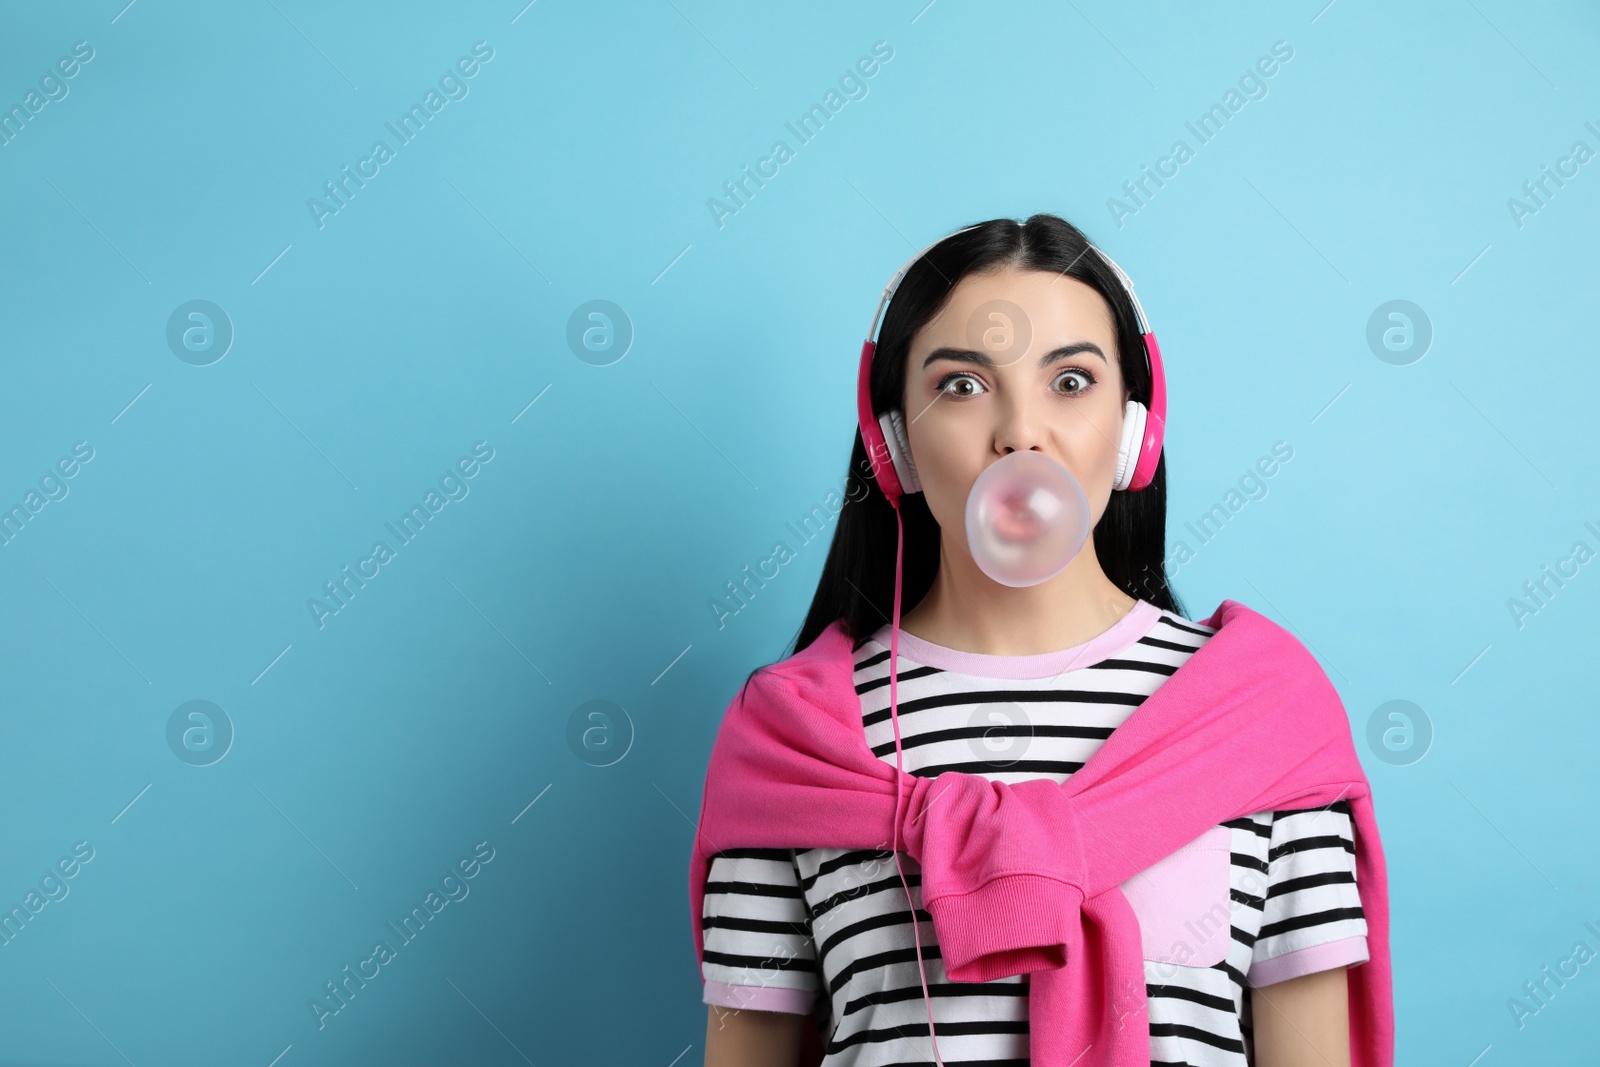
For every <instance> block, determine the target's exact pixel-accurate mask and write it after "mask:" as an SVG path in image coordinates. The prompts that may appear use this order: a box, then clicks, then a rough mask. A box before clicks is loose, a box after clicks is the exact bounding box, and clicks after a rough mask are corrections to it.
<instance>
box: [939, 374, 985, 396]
mask: <svg viewBox="0 0 1600 1067" xmlns="http://www.w3.org/2000/svg"><path fill="white" fill-rule="evenodd" d="M959 382H966V383H967V384H968V385H970V386H971V388H969V389H951V388H949V387H950V386H951V385H954V384H956V383H959ZM937 388H938V391H939V392H941V393H948V394H949V395H950V396H954V397H968V396H977V395H978V394H979V393H981V392H983V383H982V382H980V381H978V379H976V378H974V377H973V376H972V375H970V374H964V373H961V372H959V371H958V372H957V373H955V374H947V375H945V376H944V377H943V378H940V379H939V385H938V387H937Z"/></svg>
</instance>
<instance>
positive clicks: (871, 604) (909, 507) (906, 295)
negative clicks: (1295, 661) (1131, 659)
mask: <svg viewBox="0 0 1600 1067" xmlns="http://www.w3.org/2000/svg"><path fill="white" fill-rule="evenodd" d="M1005 266H1009V267H1013V268H1015V269H1018V270H1043V271H1054V272H1057V273H1061V274H1065V275H1066V276H1067V277H1069V278H1076V279H1077V280H1078V281H1081V282H1083V283H1084V284H1086V285H1088V286H1090V287H1092V288H1093V289H1094V290H1095V291H1096V292H1098V293H1099V294H1100V295H1101V296H1102V297H1104V298H1105V300H1106V303H1107V304H1109V305H1110V307H1111V311H1112V315H1113V317H1114V319H1115V324H1116V342H1117V360H1118V364H1119V365H1120V366H1121V368H1122V380H1123V382H1124V384H1125V385H1127V386H1128V388H1129V389H1130V390H1131V392H1130V394H1129V395H1130V396H1131V398H1132V399H1134V400H1137V401H1139V402H1140V403H1142V404H1144V405H1145V406H1147V407H1148V406H1149V404H1150V371H1149V368H1148V367H1146V365H1145V358H1144V342H1143V339H1142V338H1141V336H1140V334H1139V325H1138V318H1137V317H1136V316H1135V314H1134V310H1133V301H1132V300H1130V299H1129V298H1128V295H1127V292H1126V291H1125V290H1124V289H1123V287H1122V283H1121V282H1120V281H1119V280H1118V279H1117V276H1116V274H1115V273H1114V272H1113V271H1112V270H1111V268H1110V267H1109V266H1107V265H1106V263H1105V261H1104V260H1102V259H1101V258H1100V256H1099V255H1097V254H1096V253H1095V252H1094V251H1092V250H1091V249H1090V247H1089V239H1088V238H1087V237H1085V236H1084V234H1083V232H1082V231H1080V230H1079V229H1078V228H1077V227H1076V226H1074V225H1072V224H1071V223H1070V222H1067V221H1066V220H1065V219H1062V218H1059V217H1057V216H1055V215H1046V214H1039V215H1034V216H1032V217H1030V218H1029V219H1028V220H1027V221H1026V222H1023V223H1018V222H1016V221H1015V220H1013V219H991V220H990V221H988V222H985V223H982V224H981V225H978V226H977V227H975V228H972V229H968V230H965V231H963V232H959V233H955V234H952V235H951V236H949V237H946V238H945V239H944V240H943V241H940V242H939V243H938V244H936V245H934V246H933V247H932V248H930V249H929V250H928V251H927V253H926V254H925V255H924V256H923V257H922V258H921V259H919V260H917V262H916V263H915V264H913V265H912V267H911V269H910V270H908V271H907V272H906V276H905V278H904V280H903V281H902V282H901V283H900V287H899V288H898V289H896V290H895V294H894V297H893V299H891V300H890V301H889V306H888V308H887V309H886V310H885V312H884V318H883V327H882V329H881V330H880V331H879V335H878V346H877V351H876V352H875V353H874V355H873V358H872V370H871V378H870V386H869V388H870V390H871V394H872V410H873V412H874V413H875V414H876V413H881V412H884V411H887V410H889V409H890V408H895V407H899V406H900V404H901V402H902V398H903V396H904V393H905V380H906V375H905V367H906V353H907V350H908V349H909V347H910V345H911V338H912V336H913V335H914V334H915V333H916V332H917V330H919V329H921V328H922V327H923V326H924V325H925V324H926V323H927V322H928V321H929V320H931V319H932V318H933V317H934V316H935V315H936V314H938V312H939V310H940V309H941V308H942V307H943V306H944V304H945V301H947V300H948V299H949V297H950V293H951V291H952V290H953V289H954V288H955V287H956V285H957V283H959V282H960V281H961V279H962V278H964V277H966V276H967V275H968V274H972V273H975V272H980V271H984V270H990V269H998V268H1001V267H1005ZM871 469H872V468H871V466H870V465H869V464H868V462H867V452H866V447H865V446H864V445H863V444H862V442H861V430H860V427H857V428H856V433H855V444H854V446H853V447H852V448H851V450H850V471H849V478H850V479H852V480H862V481H865V482H866V483H868V484H869V486H870V488H869V489H868V490H867V491H866V492H865V493H861V492H859V491H854V489H855V487H852V490H853V491H852V492H851V493H850V494H849V500H847V502H846V504H845V506H844V508H843V510H841V511H840V513H839V520H838V524H837V525H836V526H835V527H834V531H833V543H832V545H831V546H830V547H829V549H828V559H827V562H825V563H824V564H823V566H822V577H821V578H820V579H819V580H818V582H817V592H816V595H815V596H814V597H813V598H812V600H811V609H810V610H809V611H808V612H807V613H806V618H805V622H804V623H803V624H802V625H801V627H800V632H799V633H798V634H797V635H796V637H795V641H794V648H795V650H796V651H798V650H800V649H803V648H805V647H807V646H808V645H810V644H811V642H812V641H815V640H816V639H817V637H818V635H819V634H821V633H822V631H823V630H825V629H827V628H828V626H829V625H830V624H831V623H833V622H834V621H835V620H836V619H843V620H844V626H845V630H846V632H847V633H848V634H849V635H850V637H851V638H852V640H854V641H857V642H859V641H860V640H862V639H863V638H865V637H867V636H869V635H871V634H872V633H873V632H874V631H876V630H877V629H878V628H879V627H880V626H882V625H884V624H886V623H888V622H889V621H890V612H891V611H892V610H893V607H894V568H895V559H894V557H895V540H896V537H897V533H896V529H895V516H894V508H893V507H892V506H891V505H890V503H889V499H888V497H886V496H884V495H883V491H882V490H881V489H879V488H878V485H877V483H876V481H874V480H873V478H872V475H871ZM900 512H901V515H902V517H903V518H904V520H905V530H906V532H905V538H906V541H905V572H904V578H903V581H904V585H903V587H902V590H901V597H902V599H901V610H902V613H904V612H909V611H910V610H911V609H912V608H913V607H915V606H916V604H917V602H918V601H920V600H921V599H922V598H923V596H925V595H926V594H927V592H928V589H929V588H930V587H931V586H932V585H933V579H934V576H935V574H936V573H937V572H938V568H939V524H938V523H937V522H935V521H934V518H933V513H932V512H930V511H929V510H928V504H927V501H926V500H925V499H924V498H923V496H922V494H921V493H914V494H912V495H910V496H905V497H902V498H901V500H900ZM1166 519H1167V461H1166V455H1165V449H1163V454H1162V458H1161V460H1160V462H1159V463H1158V464H1157V466H1156V472H1155V478H1154V480H1152V481H1151V483H1150V484H1149V485H1148V486H1146V487H1145V488H1144V489H1141V490H1140V491H1138V492H1136V493H1130V492H1117V491H1113V492H1112V494H1111V499H1110V502H1109V503H1108V504H1107V505H1106V510H1105V514H1104V515H1102V516H1101V518H1100V521H1099V523H1097V524H1096V525H1095V528H1094V548H1095V553H1096V555H1098V557H1099V559H1100V565H1101V567H1102V569H1103V570H1104V571H1105V574H1106V577H1107V578H1109V579H1110V580H1111V581H1112V582H1113V583H1114V584H1115V585H1116V586H1117V588H1119V589H1121V590H1122V591H1123V592H1125V593H1127V594H1128V595H1129V596H1133V597H1137V598H1139V599H1141V600H1148V601H1149V602H1150V603H1152V604H1154V605H1156V606H1157V607H1159V608H1164V609H1166V610H1167V611H1171V612H1173V613H1174V614H1177V615H1180V616H1181V615H1183V614H1184V613H1183V610H1182V607H1181V606H1180V605H1179V603H1178V601H1177V598H1176V597H1175V596H1174V595H1173V593H1172V591H1171V589H1170V588H1169V586H1168V584H1167V573H1166V567H1165V565H1164V560H1165V549H1166Z"/></svg>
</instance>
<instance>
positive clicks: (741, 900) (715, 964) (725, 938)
mask: <svg viewBox="0 0 1600 1067" xmlns="http://www.w3.org/2000/svg"><path fill="white" fill-rule="evenodd" d="M701 918H702V936H703V937H704V959H703V961H702V965H701V977H702V978H703V979H704V982H705V992H704V995H703V996H702V997H701V1000H702V1001H703V1002H704V1003H706V1004H716V1005H720V1006H722V1007H725V1008H735V1009H739V1008H751V1009H755V1010H757V1011H782V1012H792V1013H795V1014H800V1015H807V1014H810V1013H811V1011H812V1009H813V1007H814V1006H815V1003H816V996H817V988H818V986H817V949H816V943H815V941H814V939H813V937H812V933H811V918H810V915H809V914H808V912H807V909H806V902H805V897H804V896H803V894H802V893H801V890H800V874H799V871H798V870H797V869H796V867H795V863H794V854H793V852H792V850H790V849H785V848H734V849H727V850H725V851H722V852H718V853H716V854H715V855H714V856H713V857H712V859H711V869H710V871H709V873H708V875H707V880H706V892H705V905H704V908H703V909H702V912H701Z"/></svg>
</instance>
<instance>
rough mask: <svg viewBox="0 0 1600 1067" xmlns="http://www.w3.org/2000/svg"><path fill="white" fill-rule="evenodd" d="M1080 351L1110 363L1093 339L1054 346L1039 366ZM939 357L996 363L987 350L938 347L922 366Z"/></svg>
mask: <svg viewBox="0 0 1600 1067" xmlns="http://www.w3.org/2000/svg"><path fill="white" fill-rule="evenodd" d="M1079 352H1089V353H1092V354H1094V355H1096V356H1099V357H1100V362H1102V363H1106V364H1109V363H1110V361H1109V360H1107V359H1106V354H1105V353H1104V352H1102V351H1101V350H1100V346H1099V345H1097V344H1095V343H1094V342H1092V341H1078V342H1076V343H1074V344H1070V345H1062V346H1061V347H1059V348H1052V349H1051V350H1050V351H1048V352H1046V353H1045V354H1044V355H1042V356H1040V357H1039V366H1041V367H1048V366H1049V365H1050V364H1051V363H1054V362H1055V361H1056V360H1058V359H1066V358H1067V357H1068V356H1075V355H1077V354H1078V353H1079ZM938 359H949V360H954V361H955V362H957V363H976V364H977V365H978V366H980V367H993V366H994V365H995V362H994V360H993V359H992V358H991V357H990V356H989V354H988V353H987V352H974V351H973V350H972V349H970V348H936V349H934V350H933V351H932V352H929V353H928V358H926V359H924V360H923V361H922V366H923V367H924V368H925V369H926V368H927V367H930V366H932V365H933V362H934V360H938Z"/></svg>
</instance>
